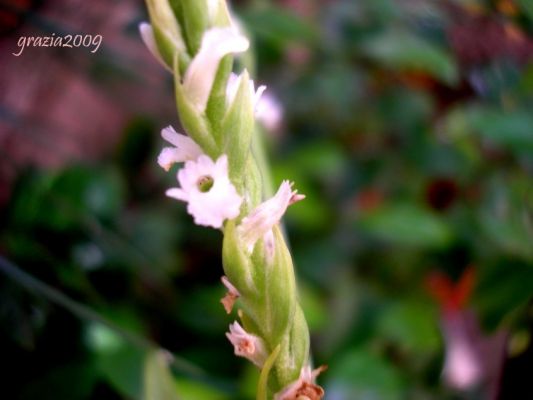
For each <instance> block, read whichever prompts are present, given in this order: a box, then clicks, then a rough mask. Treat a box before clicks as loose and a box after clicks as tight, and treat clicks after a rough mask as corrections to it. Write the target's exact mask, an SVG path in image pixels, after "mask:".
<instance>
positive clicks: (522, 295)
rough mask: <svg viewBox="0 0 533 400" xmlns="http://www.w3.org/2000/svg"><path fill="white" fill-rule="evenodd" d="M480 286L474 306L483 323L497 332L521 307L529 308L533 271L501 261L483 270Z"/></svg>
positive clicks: (513, 263)
mask: <svg viewBox="0 0 533 400" xmlns="http://www.w3.org/2000/svg"><path fill="white" fill-rule="evenodd" d="M479 271H480V272H479V275H480V276H479V283H478V285H477V288H476V290H475V292H474V297H473V304H474V306H475V307H476V310H478V312H479V314H480V316H481V318H482V321H483V323H484V324H485V326H487V327H488V328H489V329H491V330H494V329H496V328H497V327H499V326H500V325H501V324H502V322H506V323H507V324H509V323H511V322H512V321H511V320H509V317H510V316H512V315H513V314H514V313H516V311H517V309H518V308H520V307H526V306H527V304H528V302H529V301H531V299H532V296H533V268H532V266H531V265H525V264H521V263H517V262H511V261H501V262H499V263H496V264H493V265H491V266H488V267H485V268H481V269H479Z"/></svg>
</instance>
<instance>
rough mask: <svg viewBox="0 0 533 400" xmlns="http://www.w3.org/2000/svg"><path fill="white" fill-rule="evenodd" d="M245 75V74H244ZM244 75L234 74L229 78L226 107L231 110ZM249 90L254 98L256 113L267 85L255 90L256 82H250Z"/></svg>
mask: <svg viewBox="0 0 533 400" xmlns="http://www.w3.org/2000/svg"><path fill="white" fill-rule="evenodd" d="M243 73H244V72H243ZM243 73H242V74H240V75H237V74H234V73H233V72H232V73H231V75H230V76H229V79H228V86H227V87H226V107H227V108H229V107H230V106H231V104H233V102H234V101H235V97H236V96H237V92H238V90H239V86H240V85H241V81H242V76H243ZM249 90H250V94H251V98H252V104H253V108H254V111H256V110H257V107H258V104H259V102H260V99H261V96H262V94H263V92H264V91H265V90H266V86H265V85H261V86H259V87H258V88H257V90H255V85H254V81H252V80H250V81H249Z"/></svg>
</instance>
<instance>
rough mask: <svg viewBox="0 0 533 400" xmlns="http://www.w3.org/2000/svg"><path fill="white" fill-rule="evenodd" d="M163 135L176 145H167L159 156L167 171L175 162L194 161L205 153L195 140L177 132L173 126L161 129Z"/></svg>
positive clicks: (159, 160) (158, 160) (158, 161)
mask: <svg viewBox="0 0 533 400" xmlns="http://www.w3.org/2000/svg"><path fill="white" fill-rule="evenodd" d="M161 136H163V139H165V140H166V141H167V142H169V143H170V144H173V145H174V146H175V147H165V148H164V149H163V150H161V153H159V157H158V158H157V163H158V164H159V165H160V166H161V167H162V168H163V169H165V170H166V171H168V170H169V169H170V167H171V166H172V165H173V164H175V163H180V162H185V161H190V160H192V161H194V160H196V159H197V158H198V157H200V156H201V155H202V154H203V151H202V149H201V148H200V146H198V145H197V144H196V142H195V141H194V140H192V139H191V138H190V137H188V136H185V135H182V134H180V133H178V132H176V131H175V130H174V128H173V127H171V126H167V127H166V128H164V129H163V130H161Z"/></svg>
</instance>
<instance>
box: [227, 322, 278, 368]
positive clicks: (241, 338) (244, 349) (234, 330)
mask: <svg viewBox="0 0 533 400" xmlns="http://www.w3.org/2000/svg"><path fill="white" fill-rule="evenodd" d="M229 329H230V331H229V332H228V333H226V336H227V338H228V339H229V341H230V342H231V344H233V346H234V348H235V355H237V356H240V357H244V358H247V359H248V360H250V361H251V362H253V363H254V364H255V365H257V366H258V367H259V368H261V367H262V366H263V364H264V363H265V360H266V359H267V357H268V353H267V350H266V346H265V342H263V339H261V338H260V337H258V336H255V335H251V334H249V333H248V332H246V331H245V330H244V329H243V328H242V326H240V325H239V323H238V322H237V321H235V322H234V323H233V324H231V325H230V326H229Z"/></svg>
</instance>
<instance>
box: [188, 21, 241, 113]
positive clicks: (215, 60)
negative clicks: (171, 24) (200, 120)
mask: <svg viewBox="0 0 533 400" xmlns="http://www.w3.org/2000/svg"><path fill="white" fill-rule="evenodd" d="M249 45H250V44H249V42H248V39H246V38H245V37H244V36H242V35H241V34H239V33H238V32H237V31H236V30H235V29H233V28H212V29H210V30H208V31H207V32H205V33H204V36H203V38H202V44H201V46H200V50H199V51H198V54H196V56H195V57H194V58H193V60H192V62H191V64H190V65H189V67H188V68H187V72H186V73H185V77H184V79H183V90H184V92H185V93H186V94H187V96H188V97H189V98H190V99H191V101H192V102H193V103H194V104H195V105H196V107H197V109H198V110H199V111H200V112H203V111H205V108H206V106H207V100H208V99H209V94H210V93H211V88H212V86H213V82H214V81H215V75H216V73H217V70H218V64H219V63H220V60H222V58H223V57H224V56H226V55H228V54H232V53H242V52H243V51H246V50H247V49H248V46H249Z"/></svg>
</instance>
